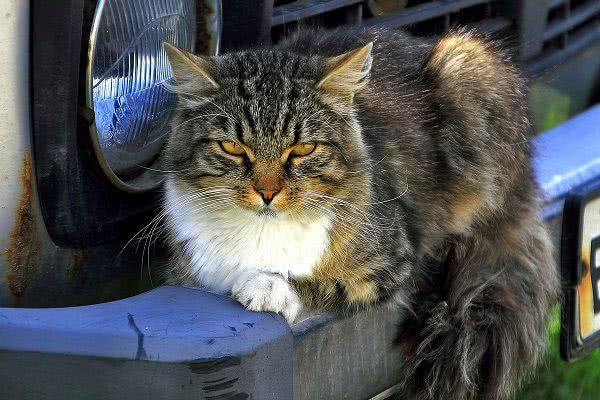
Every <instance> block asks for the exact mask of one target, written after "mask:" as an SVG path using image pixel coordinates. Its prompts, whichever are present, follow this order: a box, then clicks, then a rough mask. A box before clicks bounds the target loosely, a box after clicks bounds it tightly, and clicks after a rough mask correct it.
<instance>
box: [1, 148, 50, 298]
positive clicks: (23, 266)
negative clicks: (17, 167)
mask: <svg viewBox="0 0 600 400" xmlns="http://www.w3.org/2000/svg"><path fill="white" fill-rule="evenodd" d="M21 184H22V186H23V193H22V194H21V199H20V200H19V206H18V208H17V212H16V218H15V226H14V228H13V229H12V231H11V233H10V236H9V238H8V246H7V247H6V249H5V250H4V258H5V259H6V271H5V274H6V282H7V283H8V288H9V289H10V291H11V292H12V293H13V294H14V295H15V296H22V295H23V294H24V293H25V291H26V290H27V288H28V286H29V284H30V283H31V280H32V279H33V277H34V276H35V273H36V271H37V267H38V263H39V260H40V255H41V254H40V248H41V246H40V239H39V237H38V235H37V230H36V226H35V219H34V211H33V195H32V190H33V188H32V181H31V160H30V158H29V153H25V155H24V156H23V169H22V172H21Z"/></svg>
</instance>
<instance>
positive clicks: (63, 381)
mask: <svg viewBox="0 0 600 400" xmlns="http://www.w3.org/2000/svg"><path fill="white" fill-rule="evenodd" d="M0 338H1V340H0V382H2V385H0V398H2V399H8V398H19V399H56V398H81V396H83V395H84V394H85V397H86V398H87V399H117V398H118V399H129V398H130V399H138V398H147V399H191V398H194V399H197V398H207V399H210V398H214V399H218V398H223V399H247V398H254V399H286V398H291V396H292V394H291V387H292V386H291V380H292V342H293V339H292V334H291V331H290V329H289V327H288V326H287V324H285V322H283V319H282V318H281V317H279V316H276V315H274V314H268V313H253V312H250V311H247V310H246V309H244V308H243V307H242V306H240V305H239V304H238V303H237V302H235V301H233V300H230V299H228V298H225V297H222V296H217V295H214V294H211V293H208V292H205V291H202V290H198V289H191V288H182V287H169V286H165V287H161V288H158V289H155V290H153V291H151V292H148V293H145V294H141V295H138V296H134V297H131V298H129V299H126V300H121V301H116V302H110V303H105V304H98V305H92V306H84V307H70V308H53V309H15V308H4V309H0ZM150 361H151V362H150ZM25 382H35V383H34V384H31V383H28V384H25Z"/></svg>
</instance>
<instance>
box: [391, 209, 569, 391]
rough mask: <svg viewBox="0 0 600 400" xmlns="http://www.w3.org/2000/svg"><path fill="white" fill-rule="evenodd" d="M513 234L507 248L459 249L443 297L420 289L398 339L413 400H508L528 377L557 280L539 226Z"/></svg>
mask: <svg viewBox="0 0 600 400" xmlns="http://www.w3.org/2000/svg"><path fill="white" fill-rule="evenodd" d="M513 234H514V235H515V238H514V241H511V243H508V242H502V241H497V240H495V238H487V239H486V238H480V239H472V240H469V241H465V242H463V243H458V244H457V247H456V248H455V250H454V251H453V252H452V254H451V255H450V256H449V258H448V263H447V266H448V275H447V277H446V282H444V283H443V285H445V286H446V290H445V291H442V294H440V291H439V287H437V288H434V287H431V286H430V287H429V289H430V290H431V291H428V289H427V286H424V287H423V289H422V292H420V293H418V294H417V296H416V297H415V298H416V299H418V301H417V302H415V305H414V307H415V310H414V311H415V313H414V314H412V315H411V316H410V317H409V318H408V319H407V320H406V321H405V323H404V324H403V325H402V327H401V330H400V337H399V344H400V346H401V348H402V350H403V352H404V354H405V356H406V360H405V364H404V368H403V371H404V378H405V382H406V386H407V388H408V391H409V392H410V393H411V394H412V398H414V399H420V400H425V399H431V400H433V399H447V400H450V399H457V400H458V399H486V400H487V399H494V400H495V399H507V398H510V395H512V394H513V393H514V391H515V389H516V388H518V386H519V383H520V382H521V380H522V379H523V378H524V377H526V376H527V375H528V374H529V373H530V372H532V368H533V367H534V366H535V364H536V362H537V361H538V358H539V356H540V355H541V354H542V353H543V351H544V349H545V345H546V342H547V324H548V316H549V311H550V309H551V307H552V305H553V304H555V303H556V301H557V299H558V290H557V288H558V277H557V271H556V267H555V263H554V260H553V258H552V256H551V251H550V243H549V239H548V235H547V233H546V230H545V228H544V226H543V225H542V223H541V222H540V221H534V224H533V225H530V226H526V227H523V228H522V229H520V231H519V232H513ZM436 286H437V285H436ZM444 292H445V293H444Z"/></svg>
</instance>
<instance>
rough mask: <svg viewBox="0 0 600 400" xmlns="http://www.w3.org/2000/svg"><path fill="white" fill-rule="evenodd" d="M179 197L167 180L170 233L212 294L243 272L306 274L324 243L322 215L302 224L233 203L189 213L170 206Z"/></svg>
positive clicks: (325, 222)
mask: <svg viewBox="0 0 600 400" xmlns="http://www.w3.org/2000/svg"><path fill="white" fill-rule="evenodd" d="M180 198H181V195H180V194H179V193H178V192H177V190H176V189H175V188H174V185H173V184H167V192H166V202H167V204H166V206H167V210H168V211H167V212H168V213H169V216H170V219H171V224H172V229H173V231H174V232H173V233H174V236H175V238H176V239H177V240H179V241H181V242H183V243H186V245H185V246H186V248H185V252H186V253H187V254H188V256H190V258H191V260H192V266H191V271H190V272H191V274H192V275H193V277H194V278H195V280H196V281H197V282H198V283H199V284H200V285H202V286H204V287H206V288H208V289H211V290H214V291H217V292H222V293H225V292H228V291H230V290H231V288H232V287H233V285H235V283H236V282H237V281H238V280H239V279H240V278H243V276H246V275H247V274H252V273H256V272H260V271H264V272H272V273H277V274H281V275H282V276H284V277H289V276H306V275H310V274H311V271H312V269H313V268H314V267H315V265H316V264H317V263H318V262H319V260H320V259H321V257H322V255H323V253H324V252H325V250H326V249H327V246H328V245H329V229H330V228H331V221H330V219H329V218H328V217H327V216H325V215H323V216H321V217H320V218H318V219H314V220H312V221H310V222H303V221H300V220H299V219H298V218H297V217H296V218H292V217H291V216H288V215H282V216H280V217H277V218H261V217H258V216H255V215H253V214H252V213H250V212H248V211H245V210H242V209H241V208H238V207H236V206H232V207H228V208H227V209H226V210H223V209H221V210H212V211H211V210H210V209H206V210H199V211H193V207H191V206H188V207H185V206H183V207H181V206H177V207H176V206H175V205H179V204H181V202H178V201H179V199H180Z"/></svg>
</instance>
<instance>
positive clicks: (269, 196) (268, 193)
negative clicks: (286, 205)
mask: <svg viewBox="0 0 600 400" xmlns="http://www.w3.org/2000/svg"><path fill="white" fill-rule="evenodd" d="M258 193H260V197H262V199H263V201H264V202H265V204H266V205H269V203H271V201H272V200H273V197H275V196H276V195H277V193H279V190H258Z"/></svg>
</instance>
